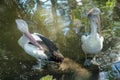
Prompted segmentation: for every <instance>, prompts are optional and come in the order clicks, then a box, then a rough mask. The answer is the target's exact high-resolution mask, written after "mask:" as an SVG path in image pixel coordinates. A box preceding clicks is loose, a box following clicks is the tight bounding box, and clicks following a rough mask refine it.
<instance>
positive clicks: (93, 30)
mask: <svg viewBox="0 0 120 80" xmlns="http://www.w3.org/2000/svg"><path fill="white" fill-rule="evenodd" d="M97 27H98V25H97V24H96V23H95V21H94V20H93V18H90V28H91V33H90V34H93V35H95V34H97Z"/></svg>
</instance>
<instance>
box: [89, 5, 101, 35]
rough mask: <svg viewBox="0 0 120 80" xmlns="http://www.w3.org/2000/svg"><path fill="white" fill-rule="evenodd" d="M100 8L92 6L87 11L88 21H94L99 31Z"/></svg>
mask: <svg viewBox="0 0 120 80" xmlns="http://www.w3.org/2000/svg"><path fill="white" fill-rule="evenodd" d="M100 12H101V11H100V9H99V8H96V7H95V8H92V9H91V10H90V11H89V12H88V18H89V19H90V21H93V22H95V23H96V24H97V25H98V32H99V33H100V32H101V31H100V27H101V21H100V16H99V14H100Z"/></svg>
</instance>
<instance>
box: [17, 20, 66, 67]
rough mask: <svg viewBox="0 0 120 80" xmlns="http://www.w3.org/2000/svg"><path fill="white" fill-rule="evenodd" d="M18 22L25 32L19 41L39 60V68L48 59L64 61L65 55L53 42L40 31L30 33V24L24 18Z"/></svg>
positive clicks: (25, 49)
mask: <svg viewBox="0 0 120 80" xmlns="http://www.w3.org/2000/svg"><path fill="white" fill-rule="evenodd" d="M16 24H17V28H18V30H19V31H21V32H22V33H23V36H22V37H20V39H19V40H18V43H19V45H20V46H21V47H22V48H23V49H24V51H25V52H26V53H28V54H29V55H31V56H33V57H34V58H36V59H37V60H38V61H39V66H38V68H41V66H42V63H43V62H44V61H46V60H47V61H54V62H62V60H63V58H64V57H63V55H62V54H61V53H60V52H59V50H58V48H57V47H56V45H55V44H54V43H53V42H51V41H50V40H49V39H47V38H45V37H44V36H42V35H41V34H39V33H33V34H30V32H29V29H28V24H27V23H26V22H25V21H24V20H22V19H16Z"/></svg>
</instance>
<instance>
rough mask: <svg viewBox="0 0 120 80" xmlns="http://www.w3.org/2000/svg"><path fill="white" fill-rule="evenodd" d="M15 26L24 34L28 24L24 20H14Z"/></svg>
mask: <svg viewBox="0 0 120 80" xmlns="http://www.w3.org/2000/svg"><path fill="white" fill-rule="evenodd" d="M16 24H17V28H18V30H20V31H21V32H23V33H25V32H27V31H28V24H27V23H26V22H25V21H24V20H22V19H16Z"/></svg>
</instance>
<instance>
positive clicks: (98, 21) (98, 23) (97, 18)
mask: <svg viewBox="0 0 120 80" xmlns="http://www.w3.org/2000/svg"><path fill="white" fill-rule="evenodd" d="M95 20H96V23H97V25H98V33H100V34H101V21H100V16H97V17H96V19H95Z"/></svg>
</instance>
